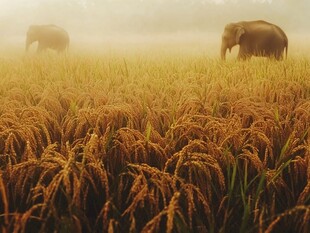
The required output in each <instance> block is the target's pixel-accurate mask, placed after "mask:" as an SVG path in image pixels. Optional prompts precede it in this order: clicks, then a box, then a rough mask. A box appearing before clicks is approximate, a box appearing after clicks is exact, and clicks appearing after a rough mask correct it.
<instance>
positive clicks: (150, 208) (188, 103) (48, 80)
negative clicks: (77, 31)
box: [0, 51, 310, 233]
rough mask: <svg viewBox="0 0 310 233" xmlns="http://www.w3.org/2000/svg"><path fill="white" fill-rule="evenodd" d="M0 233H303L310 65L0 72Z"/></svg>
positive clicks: (77, 62)
mask: <svg viewBox="0 0 310 233" xmlns="http://www.w3.org/2000/svg"><path fill="white" fill-rule="evenodd" d="M0 74H1V80H0V203H1V204H0V230H1V232H169V233H170V232H300V233H306V232H308V231H309V228H310V226H309V218H310V217H309V216H310V138H309V130H310V79H309V77H310V61H309V59H308V58H301V57H300V58H299V57H298V58H289V59H288V60H285V61H281V62H274V61H269V60H265V59H253V60H252V61H247V62H235V61H232V60H229V61H228V62H225V63H223V62H221V61H218V60H216V59H210V58H207V57H204V56H198V55H197V54H181V53H171V54H169V53H168V54H167V53H164V54H161V53H160V51H152V53H140V54H139V53H136V54H133V53H129V54H122V55H120V54H114V55H113V54H109V55H103V56H95V55H93V56H81V55H70V54H69V55H66V56H55V55H54V54H43V55H41V56H33V57H25V58H23V59H16V60H9V59H7V60H6V59H3V60H1V62H0Z"/></svg>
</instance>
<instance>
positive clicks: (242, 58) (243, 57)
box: [237, 52, 251, 61]
mask: <svg viewBox="0 0 310 233" xmlns="http://www.w3.org/2000/svg"><path fill="white" fill-rule="evenodd" d="M250 58H251V55H250V54H246V53H242V52H239V54H238V57H237V59H238V60H239V61H245V60H248V59H250Z"/></svg>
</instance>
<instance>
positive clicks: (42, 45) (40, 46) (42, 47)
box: [37, 43, 47, 53]
mask: <svg viewBox="0 0 310 233" xmlns="http://www.w3.org/2000/svg"><path fill="white" fill-rule="evenodd" d="M46 49H47V46H46V45H44V44H42V43H39V44H38V49H37V53H41V52H42V51H44V50H46Z"/></svg>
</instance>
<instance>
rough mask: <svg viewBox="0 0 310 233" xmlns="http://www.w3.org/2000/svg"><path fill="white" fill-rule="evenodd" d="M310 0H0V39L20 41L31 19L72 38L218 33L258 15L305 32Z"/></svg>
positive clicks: (282, 25)
mask: <svg viewBox="0 0 310 233" xmlns="http://www.w3.org/2000/svg"><path fill="white" fill-rule="evenodd" d="M309 9H310V0H0V29H1V30H0V33H1V34H0V42H1V40H4V38H9V37H10V38H12V37H15V38H19V39H18V40H20V41H24V37H25V33H26V31H27V29H28V27H29V25H31V24H56V25H59V26H62V27H64V28H65V29H67V30H68V31H69V33H70V35H72V37H75V38H77V36H78V35H79V36H84V37H87V36H88V37H96V36H97V37H99V38H100V37H102V36H103V35H104V36H107V35H114V34H124V35H125V36H127V35H129V34H131V35H132V34H134V35H145V34H147V35H150V34H157V35H159V34H173V33H183V32H186V33H215V34H220V33H221V32H222V31H223V28H224V26H225V25H226V24H227V23H229V22H236V21H241V20H257V19H263V20H267V21H270V22H273V23H275V24H278V25H279V26H280V27H282V28H283V29H284V30H285V31H292V32H294V33H301V32H306V33H309V22H308V21H309Z"/></svg>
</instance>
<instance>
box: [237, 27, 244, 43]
mask: <svg viewBox="0 0 310 233" xmlns="http://www.w3.org/2000/svg"><path fill="white" fill-rule="evenodd" d="M244 33H245V30H244V28H243V27H238V28H237V33H236V43H237V44H239V42H240V38H241V36H242V35H243V34H244Z"/></svg>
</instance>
